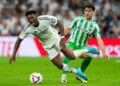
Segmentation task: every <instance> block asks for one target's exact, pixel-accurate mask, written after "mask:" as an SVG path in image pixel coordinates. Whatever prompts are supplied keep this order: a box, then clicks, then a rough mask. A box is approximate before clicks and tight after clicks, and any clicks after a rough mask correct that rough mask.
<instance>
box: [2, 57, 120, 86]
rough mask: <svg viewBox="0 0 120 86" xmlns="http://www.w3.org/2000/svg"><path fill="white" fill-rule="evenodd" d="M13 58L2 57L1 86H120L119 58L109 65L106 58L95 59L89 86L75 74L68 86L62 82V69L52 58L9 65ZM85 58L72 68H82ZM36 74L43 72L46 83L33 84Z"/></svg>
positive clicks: (90, 68)
mask: <svg viewBox="0 0 120 86" xmlns="http://www.w3.org/2000/svg"><path fill="white" fill-rule="evenodd" d="M9 59H10V58H8V57H7V58H5V57H1V58H0V86H120V58H111V60H110V62H108V61H107V60H106V59H104V58H94V59H92V62H91V64H90V66H89V67H88V68H87V70H86V71H85V74H86V75H87V76H88V79H89V81H88V83H81V82H80V81H77V80H76V79H75V76H76V75H75V74H72V73H68V77H67V78H68V83H66V84H63V83H60V79H61V73H62V72H61V70H59V69H58V68H57V67H56V66H54V64H52V62H51V61H50V60H49V58H27V57H26V58H25V57H22V58H19V57H17V58H16V62H15V63H13V64H11V65H10V64H9V63H8V61H9ZM82 61H83V59H79V58H78V59H76V60H72V61H71V66H72V67H77V66H80V64H81V62H82ZM33 72H40V73H41V74H42V76H43V82H42V83H41V84H38V85H34V84H31V83H30V81H29V76H30V74H31V73H33Z"/></svg>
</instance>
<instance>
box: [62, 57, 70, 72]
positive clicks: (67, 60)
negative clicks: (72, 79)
mask: <svg viewBox="0 0 120 86" xmlns="http://www.w3.org/2000/svg"><path fill="white" fill-rule="evenodd" d="M63 63H65V64H67V65H70V60H69V59H68V58H67V57H65V58H64V60H63ZM66 73H67V72H65V71H63V72H62V74H66Z"/></svg>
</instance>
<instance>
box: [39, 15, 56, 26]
mask: <svg viewBox="0 0 120 86" xmlns="http://www.w3.org/2000/svg"><path fill="white" fill-rule="evenodd" d="M38 19H39V20H47V21H48V23H49V24H51V25H56V24H57V18H56V17H54V16H50V15H43V16H39V17H38Z"/></svg>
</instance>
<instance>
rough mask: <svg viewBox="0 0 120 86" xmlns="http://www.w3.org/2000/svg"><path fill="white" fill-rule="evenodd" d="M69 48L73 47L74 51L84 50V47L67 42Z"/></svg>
mask: <svg viewBox="0 0 120 86" xmlns="http://www.w3.org/2000/svg"><path fill="white" fill-rule="evenodd" d="M66 45H67V47H71V48H72V49H73V50H78V49H84V46H76V44H74V43H72V42H66Z"/></svg>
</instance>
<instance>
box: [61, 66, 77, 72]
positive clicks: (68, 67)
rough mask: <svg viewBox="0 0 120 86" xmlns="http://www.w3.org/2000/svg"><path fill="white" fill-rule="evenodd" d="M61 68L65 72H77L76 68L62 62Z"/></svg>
mask: <svg viewBox="0 0 120 86" xmlns="http://www.w3.org/2000/svg"><path fill="white" fill-rule="evenodd" d="M63 70H64V71H65V72H70V73H77V70H76V69H74V68H71V67H70V66H68V65H67V64H63Z"/></svg>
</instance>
